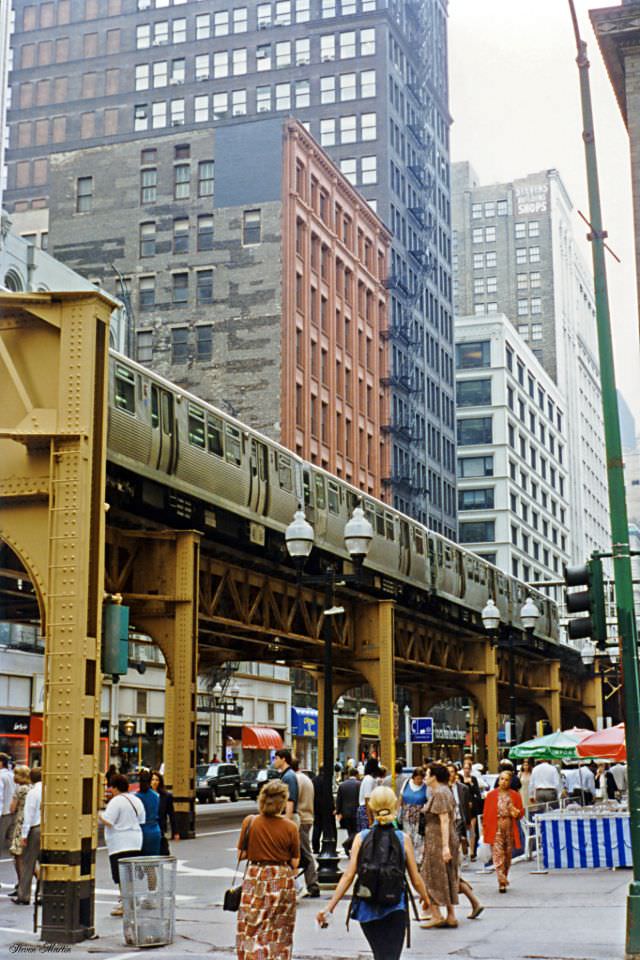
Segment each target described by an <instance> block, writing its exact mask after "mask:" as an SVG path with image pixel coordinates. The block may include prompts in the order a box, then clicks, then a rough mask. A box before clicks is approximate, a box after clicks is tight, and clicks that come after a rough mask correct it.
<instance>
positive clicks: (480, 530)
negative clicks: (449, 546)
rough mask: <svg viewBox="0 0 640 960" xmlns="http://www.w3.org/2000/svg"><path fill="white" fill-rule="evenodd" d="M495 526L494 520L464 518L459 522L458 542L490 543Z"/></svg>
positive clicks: (493, 536) (493, 535) (492, 539)
mask: <svg viewBox="0 0 640 960" xmlns="http://www.w3.org/2000/svg"><path fill="white" fill-rule="evenodd" d="M495 526H496V525H495V521H494V520H473V521H470V520H466V521H464V522H462V523H461V524H460V543H492V542H493V541H494V540H495V538H496V537H495Z"/></svg>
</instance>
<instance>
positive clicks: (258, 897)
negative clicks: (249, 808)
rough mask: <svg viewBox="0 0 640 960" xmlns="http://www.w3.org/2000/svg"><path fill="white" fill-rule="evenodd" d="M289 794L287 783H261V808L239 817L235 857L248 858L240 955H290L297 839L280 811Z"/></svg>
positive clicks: (271, 959)
mask: <svg viewBox="0 0 640 960" xmlns="http://www.w3.org/2000/svg"><path fill="white" fill-rule="evenodd" d="M288 799H289V791H288V790H287V786H286V784H284V783H282V782H281V781H280V780H271V781H270V782H268V783H265V785H264V787H263V788H262V790H261V791H260V794H259V796H258V809H259V811H260V813H259V814H258V816H249V817H245V819H244V821H243V823H242V829H241V830H240V838H239V840H238V858H239V859H240V860H248V864H247V871H246V873H245V876H244V882H243V884H242V899H241V901H240V910H239V911H238V926H237V931H236V951H237V957H238V960H291V951H292V948H293V929H294V927H295V923H296V890H295V886H294V882H293V878H294V872H295V870H296V868H297V866H298V864H299V862H300V839H299V836H298V830H297V828H296V826H295V824H294V823H293V822H292V821H291V820H288V819H287V818H286V817H285V816H284V811H285V808H286V805H287V800H288Z"/></svg>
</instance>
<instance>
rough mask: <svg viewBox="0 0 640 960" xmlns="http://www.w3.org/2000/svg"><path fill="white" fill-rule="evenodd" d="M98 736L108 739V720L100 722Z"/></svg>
mask: <svg viewBox="0 0 640 960" xmlns="http://www.w3.org/2000/svg"><path fill="white" fill-rule="evenodd" d="M100 736H101V737H107V739H108V737H109V721H108V720H101V721H100Z"/></svg>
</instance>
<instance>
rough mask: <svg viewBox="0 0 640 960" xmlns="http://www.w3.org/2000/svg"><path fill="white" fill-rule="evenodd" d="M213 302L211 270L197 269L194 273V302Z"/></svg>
mask: <svg viewBox="0 0 640 960" xmlns="http://www.w3.org/2000/svg"><path fill="white" fill-rule="evenodd" d="M212 302H213V270H198V271H197V273H196V303H212Z"/></svg>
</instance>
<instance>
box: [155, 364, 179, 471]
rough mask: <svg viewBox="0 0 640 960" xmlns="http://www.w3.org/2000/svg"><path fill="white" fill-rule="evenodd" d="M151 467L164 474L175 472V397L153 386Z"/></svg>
mask: <svg viewBox="0 0 640 960" xmlns="http://www.w3.org/2000/svg"><path fill="white" fill-rule="evenodd" d="M151 437H152V439H151V457H152V460H151V465H152V466H155V467H156V469H157V470H162V471H163V473H171V472H172V470H173V466H174V464H173V454H174V444H175V437H174V417H173V396H172V394H171V393H170V392H169V391H168V390H163V389H162V388H161V387H158V386H157V385H156V384H155V383H153V384H151Z"/></svg>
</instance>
